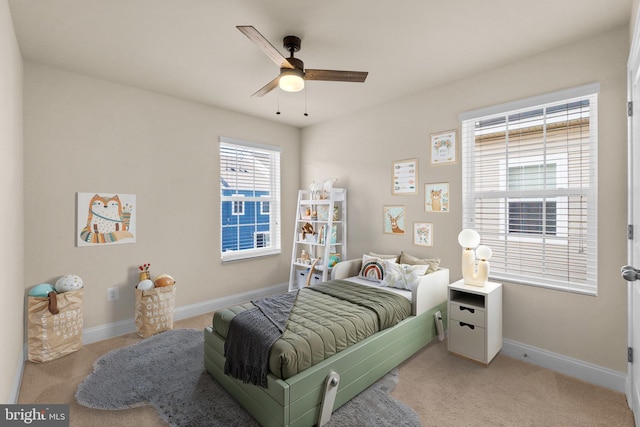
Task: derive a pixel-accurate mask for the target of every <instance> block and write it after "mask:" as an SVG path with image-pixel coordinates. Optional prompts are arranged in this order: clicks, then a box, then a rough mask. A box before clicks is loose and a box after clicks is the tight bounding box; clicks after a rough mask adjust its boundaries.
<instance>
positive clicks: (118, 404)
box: [76, 329, 421, 427]
mask: <svg viewBox="0 0 640 427" xmlns="http://www.w3.org/2000/svg"><path fill="white" fill-rule="evenodd" d="M397 384H398V375H397V370H394V371H391V372H390V373H389V374H387V375H386V376H385V377H383V378H382V379H380V380H379V381H378V382H377V383H375V384H373V385H372V386H371V387H369V388H368V389H366V390H365V391H363V392H362V393H360V394H359V395H358V396H356V397H355V398H353V399H352V400H351V401H350V402H348V403H346V404H345V405H343V406H342V407H341V408H339V409H338V410H337V411H336V412H334V413H333V415H332V416H331V420H330V421H329V424H328V426H333V427H354V426H363V427H364V426H389V427H391V426H394V427H395V426H407V427H408V426H420V425H421V423H420V418H419V416H418V415H417V414H416V413H415V412H414V411H413V410H412V409H411V408H409V407H408V406H406V405H405V404H403V403H402V402H400V401H397V400H395V399H394V398H392V397H391V396H390V395H389V393H390V392H391V391H392V390H393V389H394V388H395V387H396V385H397ZM76 400H77V401H78V403H79V404H80V405H82V406H86V407H89V408H95V409H107V410H117V409H127V408H133V407H136V406H143V405H148V404H150V405H153V406H154V407H155V408H156V409H157V411H158V414H159V415H160V417H161V418H162V419H164V420H165V421H166V422H167V423H169V425H172V426H181V427H182V426H189V427H196V426H207V427H216V426H221V427H223V426H224V427H229V426H243V427H245V426H247V427H251V426H258V425H259V424H258V423H257V422H256V421H255V419H254V418H253V417H252V416H251V415H250V414H249V413H248V412H246V411H245V410H244V409H243V408H242V407H241V406H240V405H239V404H238V403H237V402H236V401H235V400H234V399H233V398H232V397H231V396H230V395H229V394H228V393H227V392H226V391H225V390H224V389H223V388H222V387H221V386H220V385H219V384H218V383H217V382H216V380H214V379H213V377H212V376H211V375H209V374H208V373H207V372H206V371H205V369H204V337H203V331H201V330H197V329H176V330H173V331H167V332H162V333H160V334H158V335H154V336H153V337H151V338H147V339H145V340H144V341H141V342H139V343H136V344H133V345H131V346H128V347H124V348H121V349H117V350H114V351H112V352H110V353H108V354H105V355H104V356H102V357H101V358H99V359H98V360H97V361H96V363H95V365H94V371H93V373H92V374H90V375H89V376H88V377H87V378H86V379H85V380H84V381H83V382H82V384H80V385H79V386H78V390H77V392H76Z"/></svg>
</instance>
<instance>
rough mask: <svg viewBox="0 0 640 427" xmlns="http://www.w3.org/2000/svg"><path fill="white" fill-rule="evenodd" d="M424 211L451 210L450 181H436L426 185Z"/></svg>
mask: <svg viewBox="0 0 640 427" xmlns="http://www.w3.org/2000/svg"><path fill="white" fill-rule="evenodd" d="M424 211H425V212H445V213H446V212H449V183H448V182H436V183H432V184H425V185H424Z"/></svg>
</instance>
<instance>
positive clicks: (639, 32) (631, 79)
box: [625, 9, 640, 423]
mask: <svg viewBox="0 0 640 427" xmlns="http://www.w3.org/2000/svg"><path fill="white" fill-rule="evenodd" d="M636 83H637V84H638V91H639V92H640V9H638V11H637V13H636V17H635V26H634V31H633V36H632V40H631V47H630V51H629V59H628V62H627V102H630V103H631V105H632V107H631V108H632V110H636V111H635V112H634V113H632V114H629V115H628V117H627V153H628V154H627V200H628V205H627V218H628V219H627V224H628V225H634V218H633V217H634V203H635V200H634V197H633V189H634V176H633V173H634V172H635V173H636V174H637V173H640V171H635V170H634V167H633V165H634V159H633V156H634V155H638V154H636V153H635V150H634V131H636V132H638V136H639V137H640V129H634V125H633V115H638V114H640V105H634V104H633V101H634V98H638V99H640V93H638V95H637V96H635V97H634V87H635V86H636ZM638 104H640V103H638ZM637 145H639V146H640V143H639V144H637ZM638 214H639V213H638V212H636V216H637V215H638ZM635 225H636V226H637V227H636V228H638V229H637V230H634V231H635V233H634V237H633V238H631V239H630V238H627V264H628V265H634V259H633V258H634V246H635V242H636V241H637V240H638V237H637V236H638V234H639V233H640V224H635ZM635 250H636V251H637V250H638V248H635ZM636 267H637V266H636ZM633 286H634V284H633V282H627V325H628V326H627V343H628V345H627V346H628V348H631V349H632V351H635V349H634V346H633V344H634V343H633V335H634V327H633V310H634V305H633ZM635 286H637V285H635ZM635 309H636V310H638V309H640V307H636V308H635ZM636 344H637V343H636ZM637 353H638V354H635V355H634V358H635V359H636V360H640V349H639V350H638V351H637ZM637 364H638V363H636V365H637ZM638 369H640V366H639V367H638ZM627 370H628V373H627V378H626V381H625V394H626V397H627V404H628V405H629V408H630V409H631V410H632V411H633V413H634V418H635V419H636V423H637V422H638V420H640V408H639V407H635V406H638V402H636V403H635V404H634V396H633V393H634V385H633V374H634V366H633V363H631V362H627Z"/></svg>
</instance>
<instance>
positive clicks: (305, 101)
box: [304, 86, 309, 117]
mask: <svg viewBox="0 0 640 427" xmlns="http://www.w3.org/2000/svg"><path fill="white" fill-rule="evenodd" d="M308 92H309V87H308V86H307V87H306V88H305V89H304V116H305V117H308V116H309V114H307V93H308Z"/></svg>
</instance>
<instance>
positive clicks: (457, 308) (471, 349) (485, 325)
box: [448, 280, 502, 365]
mask: <svg viewBox="0 0 640 427" xmlns="http://www.w3.org/2000/svg"><path fill="white" fill-rule="evenodd" d="M448 294H449V295H448V298H449V307H448V325H449V340H448V349H449V351H450V352H451V353H455V354H458V355H460V356H464V357H466V358H468V359H471V360H473V361H476V362H480V363H482V364H484V365H488V364H489V363H490V362H491V360H493V358H494V357H495V356H496V354H498V352H499V351H500V349H501V348H502V284H501V283H495V282H488V283H487V284H486V285H485V286H470V285H465V284H464V281H463V280H458V281H457V282H455V283H452V284H450V285H449V288H448Z"/></svg>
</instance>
